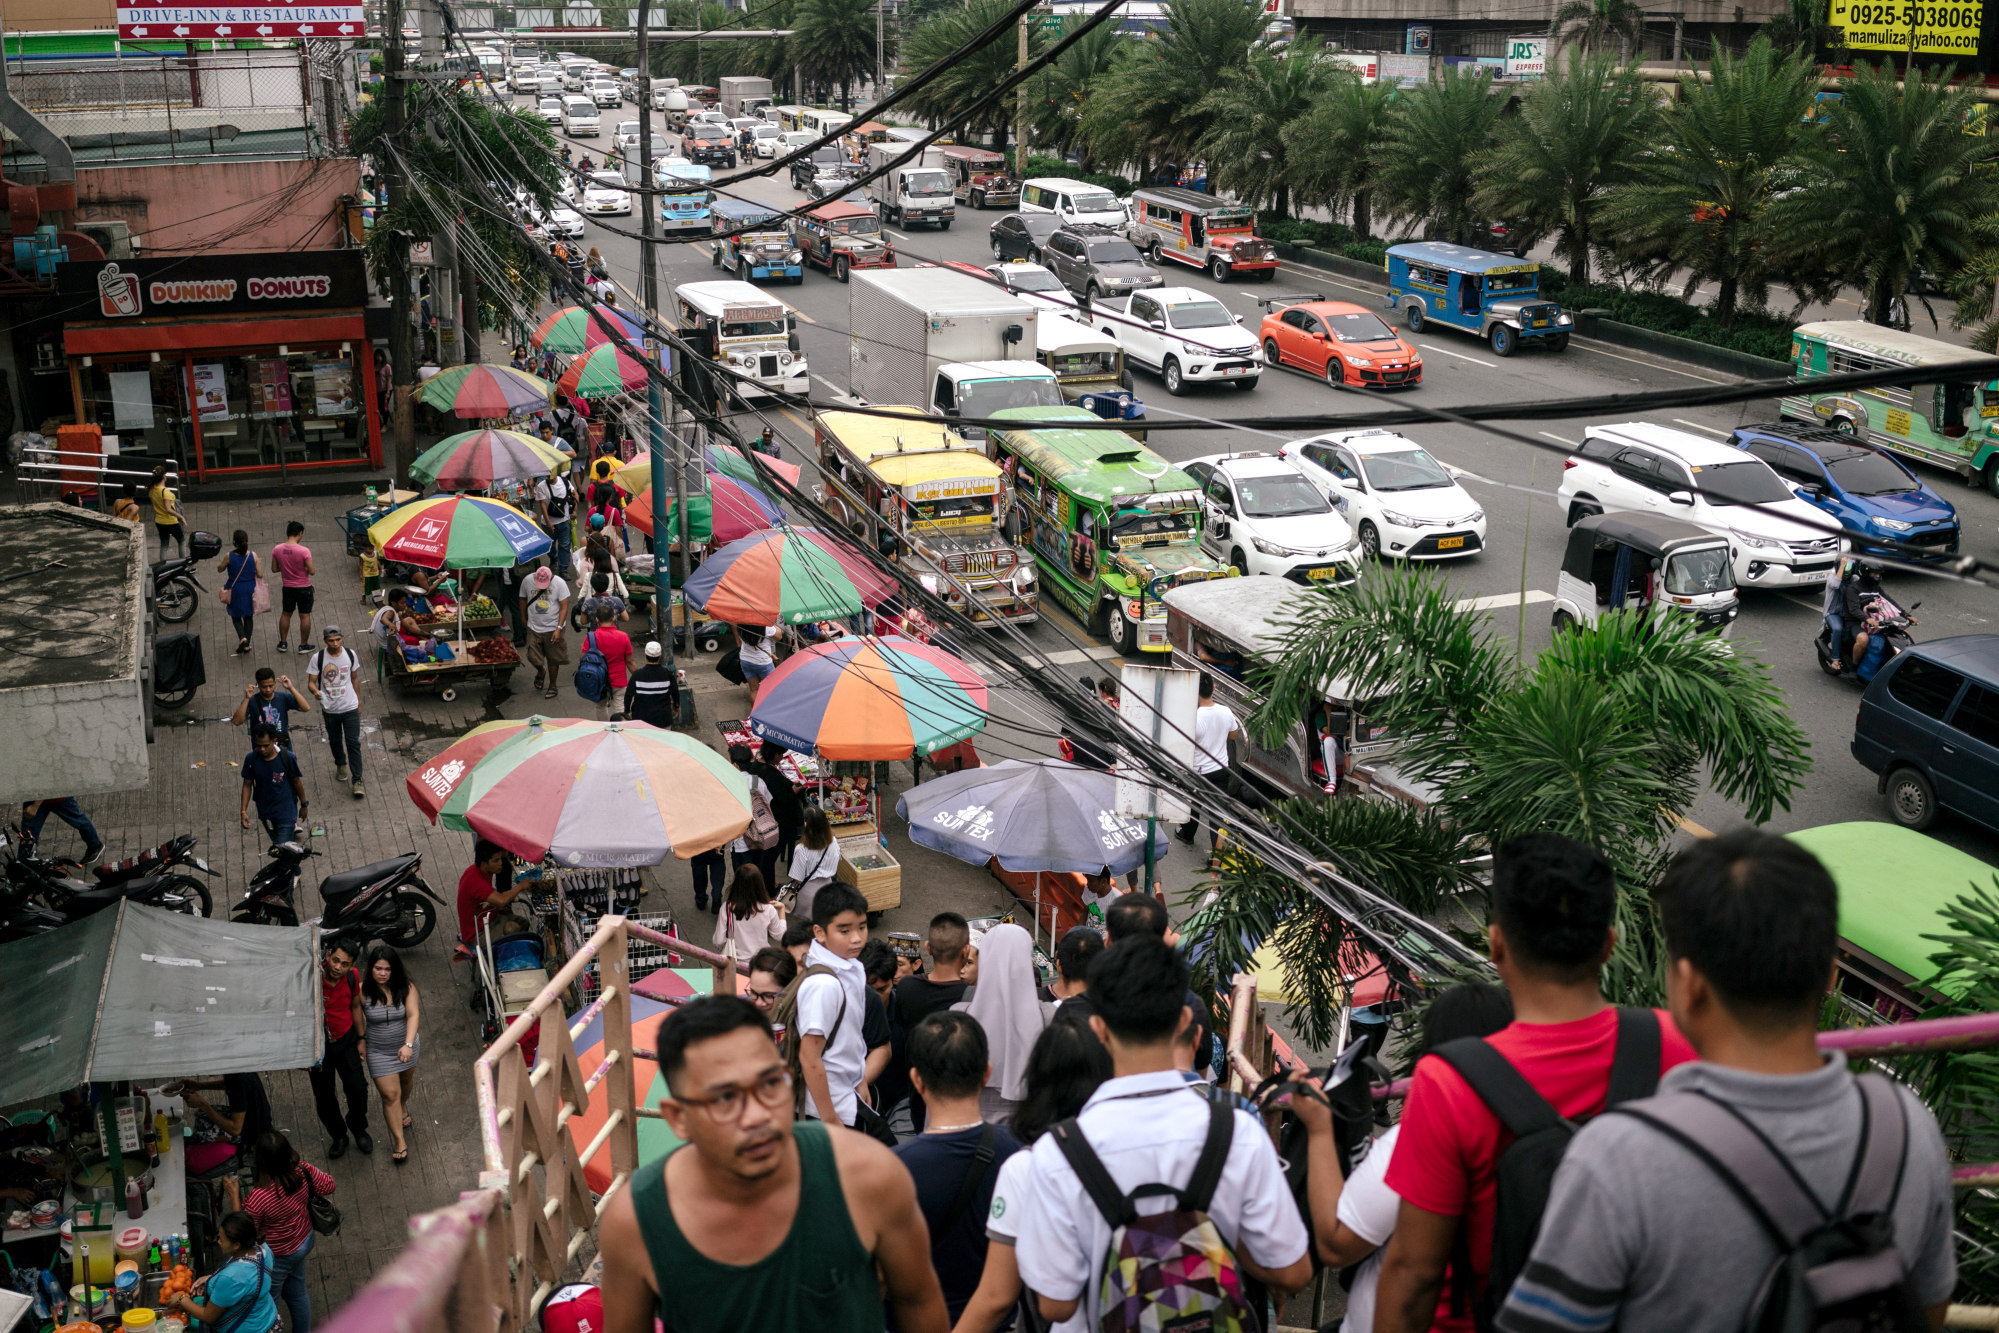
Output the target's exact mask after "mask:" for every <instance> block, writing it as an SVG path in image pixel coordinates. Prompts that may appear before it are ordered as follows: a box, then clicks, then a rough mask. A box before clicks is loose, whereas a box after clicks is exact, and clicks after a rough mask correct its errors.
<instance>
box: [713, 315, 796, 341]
mask: <svg viewBox="0 0 1999 1333" xmlns="http://www.w3.org/2000/svg"><path fill="white" fill-rule="evenodd" d="M722 336H723V337H724V338H782V337H783V336H784V316H783V315H777V316H775V317H773V318H770V319H739V320H733V321H726V322H724V323H723V325H722Z"/></svg>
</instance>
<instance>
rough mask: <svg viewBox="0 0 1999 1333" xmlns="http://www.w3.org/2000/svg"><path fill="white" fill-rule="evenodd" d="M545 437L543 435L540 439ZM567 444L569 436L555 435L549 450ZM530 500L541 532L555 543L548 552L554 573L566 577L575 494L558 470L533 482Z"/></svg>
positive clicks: (568, 451) (574, 513)
mask: <svg viewBox="0 0 1999 1333" xmlns="http://www.w3.org/2000/svg"><path fill="white" fill-rule="evenodd" d="M546 438H547V437H546V436H545V435H544V439H546ZM568 443H569V437H567V436H561V435H558V438H557V439H556V440H555V443H554V446H553V447H555V448H562V446H563V445H566V444H568ZM564 452H565V453H573V452H574V450H573V449H566V450H564ZM534 500H535V504H536V505H538V506H539V507H540V511H541V526H542V531H544V532H546V533H547V534H548V535H549V537H550V538H551V539H552V540H553V541H554V542H555V549H554V550H553V551H552V552H550V556H551V562H552V563H553V564H554V566H555V572H556V573H557V574H562V575H567V574H568V573H569V549H570V547H571V545H572V544H574V542H575V539H576V538H575V533H574V531H573V525H574V520H575V517H576V492H575V491H574V490H573V489H571V488H570V485H569V483H568V482H567V481H565V480H564V479H563V476H562V470H561V469H560V468H558V469H557V470H555V471H554V472H551V473H549V474H548V475H547V476H546V477H543V478H541V479H540V480H539V481H537V482H535V484H534Z"/></svg>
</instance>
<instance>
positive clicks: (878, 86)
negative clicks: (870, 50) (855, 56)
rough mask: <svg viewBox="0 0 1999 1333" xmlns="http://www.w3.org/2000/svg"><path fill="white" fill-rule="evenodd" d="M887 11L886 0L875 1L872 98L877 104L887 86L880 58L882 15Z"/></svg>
mask: <svg viewBox="0 0 1999 1333" xmlns="http://www.w3.org/2000/svg"><path fill="white" fill-rule="evenodd" d="M887 9H888V0H875V96H874V100H875V101H877V102H879V101H881V100H882V94H883V93H884V92H885V91H886V85H887V84H888V70H887V68H886V66H885V65H884V58H883V56H882V27H883V23H882V15H883V13H884V12H885V11H886V10H887Z"/></svg>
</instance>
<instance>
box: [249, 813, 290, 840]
mask: <svg viewBox="0 0 1999 1333" xmlns="http://www.w3.org/2000/svg"><path fill="white" fill-rule="evenodd" d="M257 822H258V823H259V824H262V825H263V826H264V834H265V836H266V837H268V838H270V840H271V846H273V847H275V846H277V845H278V844H279V843H281V842H290V841H291V840H292V838H293V836H294V835H295V834H297V832H298V818H297V816H293V817H292V818H291V819H265V818H264V817H263V816H262V815H259V816H257Z"/></svg>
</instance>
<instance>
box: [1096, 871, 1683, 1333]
mask: <svg viewBox="0 0 1999 1333" xmlns="http://www.w3.org/2000/svg"><path fill="white" fill-rule="evenodd" d="M1616 916H1617V884H1616V880H1615V877H1614V876H1613V875H1612V873H1611V869H1610V863H1609V862H1607V861H1605V860H1604V859H1603V857H1601V856H1600V855H1598V854H1597V853H1596V852H1595V851H1594V850H1592V849H1591V848H1589V847H1585V846H1584V845H1582V844H1581V843H1579V842H1575V841H1573V840H1571V839H1568V838H1564V837H1560V836H1558V835H1556V834H1552V833H1529V834H1525V835H1523V836H1521V837H1518V838H1514V839H1513V840H1512V841H1510V842H1507V843H1504V844H1502V845H1501V846H1500V848H1499V851H1498V854H1497V855H1496V856H1495V857H1494V858H1493V867H1492V922H1491V924H1490V925H1489V926H1488V927H1487V928H1486V930H1487V935H1488V940H1489V944H1488V948H1489V951H1490V954H1491V957H1492V965H1493V967H1494V968H1495V969H1496V970H1497V971H1498V973H1499V977H1500V980H1501V981H1503V982H1505V983H1506V989H1507V991H1508V992H1510V993H1511V994H1512V996H1513V1013H1514V1020H1513V1022H1512V1023H1511V1024H1510V1025H1508V1026H1507V1027H1505V1028H1503V1029H1501V1030H1500V1031H1498V1032H1496V1033H1494V1034H1493V1035H1492V1036H1490V1037H1487V1038H1484V1039H1479V1038H1467V1039H1464V1040H1462V1041H1455V1042H1448V1043H1446V1044H1445V1045H1444V1046H1442V1047H1439V1048H1438V1049H1437V1050H1436V1051H1433V1052H1431V1053H1430V1054H1428V1055H1425V1056H1424V1057H1423V1058H1422V1059H1421V1060H1419V1061H1418V1062H1417V1064H1416V1072H1415V1077H1414V1079H1413V1080H1412V1082H1411V1086H1410V1089H1409V1096H1408V1100H1407V1102H1406V1104H1405V1105H1404V1108H1403V1112H1402V1120H1401V1126H1402V1132H1401V1135H1400V1140H1399V1142H1397V1144H1396V1145H1395V1155H1394V1157H1393V1158H1391V1159H1390V1161H1389V1163H1388V1177H1387V1184H1388V1188H1389V1189H1390V1190H1392V1191H1394V1192H1395V1194H1397V1195H1398V1196H1400V1198H1401V1199H1402V1205H1401V1208H1400V1210H1399V1212H1398V1213H1397V1216H1396V1220H1395V1234H1394V1235H1393V1236H1392V1237H1390V1239H1389V1242H1388V1249H1387V1251H1386V1252H1385V1253H1384V1255H1383V1257H1382V1265H1381V1284H1380V1286H1379V1288H1378V1289H1377V1294H1376V1306H1375V1313H1374V1327H1375V1329H1376V1333H1423V1330H1425V1329H1436V1330H1440V1331H1442V1333H1468V1330H1471V1329H1472V1328H1474V1327H1476V1326H1484V1325H1489V1322H1490V1318H1491V1310H1492V1308H1493V1307H1494V1306H1496V1305H1497V1304H1498V1301H1499V1300H1500V1299H1503V1298H1504V1296H1505V1294H1506V1289H1507V1287H1509V1286H1510V1285H1511V1284H1512V1281H1513V1278H1514V1277H1515V1276H1516V1275H1517V1274H1518V1272H1519V1270H1520V1267H1521V1266H1522V1265H1523V1264H1524V1263H1525V1261H1526V1257H1527V1252H1528V1250H1529V1249H1531V1248H1532V1246H1533V1243H1534V1233H1535V1230H1536V1228H1537V1227H1538V1225H1539V1221H1540V1205H1541V1203H1542V1202H1543V1201H1544V1200H1545V1199H1546V1197H1547V1188H1548V1182H1549V1180H1550V1179H1551V1178H1552V1177H1553V1175H1554V1170H1555V1165H1556V1163H1557V1162H1558V1161H1559V1160H1560V1155H1561V1151H1562V1148H1563V1146H1564V1145H1565V1144H1566V1142H1567V1141H1568V1136H1569V1134H1570V1133H1571V1132H1572V1130H1573V1126H1574V1123H1575V1122H1577V1121H1579V1120H1584V1119H1587V1118H1588V1117H1591V1116H1594V1115H1597V1114H1598V1113H1600V1112H1601V1111H1602V1110H1603V1109H1604V1106H1605V1104H1606V1102H1607V1101H1608V1102H1611V1103H1616V1102H1621V1101H1626V1100H1635V1099H1636V1098H1639V1097H1647V1096H1650V1095H1651V1094H1652V1092H1653V1090H1654V1089H1655V1088H1656V1087H1657V1085H1658V1080H1659V1075H1660V1074H1661V1073H1662V1072H1663V1071H1665V1070H1667V1069H1671V1068H1673V1067H1674V1066H1675V1065H1679V1064H1684V1063H1686V1062H1687V1061H1689V1060H1692V1059H1694V1058H1695V1056H1694V1051H1693V1048H1692V1047H1691V1046H1689V1045H1688V1044H1687V1041H1686V1038H1684V1037H1682V1036H1681V1035H1680V1033H1679V1030H1678V1029H1677V1028H1675V1027H1674V1026H1673V1022H1672V1019H1670V1018H1669V1017H1667V1016H1666V1015H1665V1014H1663V1013H1661V1012H1660V1011H1658V1010H1651V1009H1636V1010H1619V1009H1618V1008H1617V1007H1616V1006H1614V1005H1612V1004H1611V1003H1610V1002H1609V1001H1607V1000H1605V999H1604V998H1603V992H1602V991H1601V990H1600V989H1598V987H1597V973H1598V972H1599V971H1600V970H1601V969H1602V967H1603V964H1604V960H1605V959H1607V958H1609V957H1610V950H1611V946H1612V944H1613V943H1614V942H1615V938H1616V931H1615V921H1616ZM1090 989H1091V991H1092V992H1093V993H1094V991H1095V990H1096V985H1095V978H1094V977H1093V978H1092V979H1091V987H1090ZM1447 1271H1449V1272H1450V1274H1451V1282H1450V1283H1449V1284H1448V1285H1447V1284H1446V1282H1445V1275H1446V1272H1447ZM1488 1279H1490V1284H1491V1290H1490V1293H1488ZM1475 1321H1476V1322H1475Z"/></svg>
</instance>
